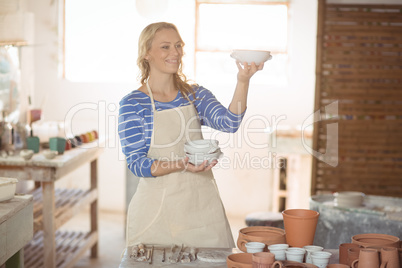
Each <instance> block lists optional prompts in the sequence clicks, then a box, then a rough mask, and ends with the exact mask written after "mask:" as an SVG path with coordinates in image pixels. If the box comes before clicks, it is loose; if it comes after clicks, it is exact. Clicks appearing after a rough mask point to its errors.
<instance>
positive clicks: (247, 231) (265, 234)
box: [237, 226, 286, 252]
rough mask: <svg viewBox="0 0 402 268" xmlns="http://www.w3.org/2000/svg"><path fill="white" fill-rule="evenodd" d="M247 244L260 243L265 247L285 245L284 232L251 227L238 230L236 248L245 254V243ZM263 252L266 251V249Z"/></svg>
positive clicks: (270, 228) (262, 227) (271, 228)
mask: <svg viewBox="0 0 402 268" xmlns="http://www.w3.org/2000/svg"><path fill="white" fill-rule="evenodd" d="M248 242H260V243H264V244H265V245H267V246H269V245H273V244H286V236H285V230H283V229H280V228H276V227H270V226H251V227H246V228H242V229H240V231H239V237H238V239H237V247H238V248H239V249H240V250H241V251H243V252H247V249H246V243H248ZM264 250H265V251H267V247H265V249H264Z"/></svg>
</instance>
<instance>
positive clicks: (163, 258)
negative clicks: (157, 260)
mask: <svg viewBox="0 0 402 268" xmlns="http://www.w3.org/2000/svg"><path fill="white" fill-rule="evenodd" d="M162 262H165V248H163V252H162Z"/></svg>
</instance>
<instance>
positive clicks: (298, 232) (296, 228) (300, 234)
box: [282, 209, 320, 248]
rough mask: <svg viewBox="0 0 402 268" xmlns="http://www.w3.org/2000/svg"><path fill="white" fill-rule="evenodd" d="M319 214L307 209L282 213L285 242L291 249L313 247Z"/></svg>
mask: <svg viewBox="0 0 402 268" xmlns="http://www.w3.org/2000/svg"><path fill="white" fill-rule="evenodd" d="M319 215H320V213H318V212H317V211H314V210H309V209H287V210H284V211H283V212H282V216H283V224H284V226H285V231H286V241H287V244H289V246H291V247H301V248H302V247H304V246H307V245H313V242H314V236H315V229H316V227H317V222H318V216H319Z"/></svg>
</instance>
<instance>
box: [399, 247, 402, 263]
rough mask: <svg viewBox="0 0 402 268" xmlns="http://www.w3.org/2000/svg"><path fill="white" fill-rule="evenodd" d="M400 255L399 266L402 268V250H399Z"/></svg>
mask: <svg viewBox="0 0 402 268" xmlns="http://www.w3.org/2000/svg"><path fill="white" fill-rule="evenodd" d="M398 253H399V266H400V267H401V268H402V248H398Z"/></svg>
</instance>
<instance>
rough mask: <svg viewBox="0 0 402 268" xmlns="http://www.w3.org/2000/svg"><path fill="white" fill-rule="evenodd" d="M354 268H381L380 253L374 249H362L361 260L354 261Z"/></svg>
mask: <svg viewBox="0 0 402 268" xmlns="http://www.w3.org/2000/svg"><path fill="white" fill-rule="evenodd" d="M351 267H352V268H379V267H380V258H379V254H378V251H377V250H376V249H373V248H362V249H361V250H360V254H359V258H358V259H357V260H354V261H353V262H352V265H351Z"/></svg>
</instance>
